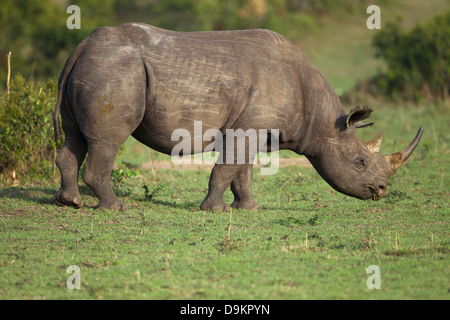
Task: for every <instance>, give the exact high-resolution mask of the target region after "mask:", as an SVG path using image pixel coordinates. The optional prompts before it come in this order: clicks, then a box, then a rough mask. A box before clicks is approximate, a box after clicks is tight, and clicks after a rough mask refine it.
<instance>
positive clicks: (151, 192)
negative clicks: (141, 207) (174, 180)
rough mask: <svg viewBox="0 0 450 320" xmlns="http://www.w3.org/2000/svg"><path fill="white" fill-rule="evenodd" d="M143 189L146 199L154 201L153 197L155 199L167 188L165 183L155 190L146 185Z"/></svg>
mask: <svg viewBox="0 0 450 320" xmlns="http://www.w3.org/2000/svg"><path fill="white" fill-rule="evenodd" d="M142 187H143V188H144V199H145V200H147V201H152V200H153V197H155V196H156V195H157V194H158V193H159V192H160V191H162V190H164V189H165V188H166V187H167V186H166V184H165V183H160V184H158V185H157V186H156V187H155V188H153V189H152V190H150V188H149V187H148V186H147V185H146V184H145V183H144V184H143V185H142Z"/></svg>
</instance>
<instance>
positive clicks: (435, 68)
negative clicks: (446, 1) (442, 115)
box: [373, 12, 450, 101]
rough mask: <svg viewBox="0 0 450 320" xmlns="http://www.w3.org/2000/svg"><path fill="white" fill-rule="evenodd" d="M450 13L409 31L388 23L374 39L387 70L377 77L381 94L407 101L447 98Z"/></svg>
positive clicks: (448, 86) (449, 78) (449, 93)
mask: <svg viewBox="0 0 450 320" xmlns="http://www.w3.org/2000/svg"><path fill="white" fill-rule="evenodd" d="M449 39H450V12H447V13H446V14H444V15H440V16H437V17H435V18H434V19H432V20H431V21H428V22H427V23H426V24H423V25H417V26H416V27H415V28H413V29H412V30H411V31H409V32H404V31H402V30H401V29H400V27H399V24H398V23H391V24H388V25H387V26H386V27H385V28H384V29H383V30H381V31H380V32H379V33H378V34H377V35H376V36H375V37H374V40H373V44H374V46H375V48H376V50H377V55H378V56H379V57H381V58H383V59H384V60H385V61H386V63H387V67H388V70H387V72H386V73H384V74H380V75H378V76H377V77H376V79H375V81H376V83H377V87H378V89H379V90H380V93H382V94H385V95H387V96H390V97H394V98H396V97H398V98H403V99H408V100H415V101H418V100H421V99H423V98H426V99H431V100H447V99H448V98H449V96H450V91H449V90H450V63H449V59H450V41H449Z"/></svg>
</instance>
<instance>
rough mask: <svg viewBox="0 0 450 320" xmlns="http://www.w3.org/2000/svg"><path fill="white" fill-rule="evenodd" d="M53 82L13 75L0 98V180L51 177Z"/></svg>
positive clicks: (53, 151) (54, 101) (54, 145)
mask: <svg viewBox="0 0 450 320" xmlns="http://www.w3.org/2000/svg"><path fill="white" fill-rule="evenodd" d="M56 97H57V81H56V79H51V80H48V81H47V82H45V83H37V82H34V81H33V80H31V79H30V80H28V81H26V80H25V79H24V78H23V77H22V76H21V75H16V76H15V78H14V79H13V81H12V82H11V91H10V94H9V96H8V95H6V94H4V95H3V96H2V97H0V138H1V141H0V174H1V178H2V180H3V179H4V178H5V177H11V174H12V172H13V171H15V172H16V174H17V178H48V177H51V176H53V175H54V174H55V165H54V162H55V156H56V144H55V141H54V133H53V121H52V113H53V109H54V106H55V103H56Z"/></svg>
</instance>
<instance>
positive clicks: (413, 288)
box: [0, 105, 450, 299]
mask: <svg viewBox="0 0 450 320" xmlns="http://www.w3.org/2000/svg"><path fill="white" fill-rule="evenodd" d="M449 118H450V112H449V108H448V106H445V105H441V106H431V105H428V106H425V107H417V108H407V107H398V108H384V109H382V110H380V111H379V112H374V120H375V121H376V125H375V127H376V128H378V129H382V130H384V131H385V140H386V141H385V144H384V145H383V146H382V152H383V153H387V152H392V151H395V150H398V149H400V148H402V147H404V146H405V144H407V143H408V142H409V141H408V140H410V139H412V137H413V136H414V134H415V130H416V127H418V125H424V127H425V133H424V136H423V138H422V139H423V140H422V142H421V145H420V146H419V148H418V150H416V152H415V153H414V155H413V156H412V158H413V159H412V160H411V161H409V162H408V163H407V164H405V165H404V166H403V167H402V168H401V169H400V170H399V172H398V173H396V175H395V176H394V177H393V178H392V179H391V181H390V186H389V188H388V195H387V196H386V197H385V198H384V199H383V200H381V201H377V202H373V201H360V200H356V199H353V198H349V197H346V196H343V195H341V194H338V193H336V192H335V191H333V190H332V189H331V188H330V187H329V186H328V185H327V184H326V183H325V182H324V181H323V180H322V179H321V178H320V177H319V176H318V174H317V173H316V172H315V171H314V170H313V169H312V168H309V167H284V168H280V171H279V172H278V173H277V174H276V175H273V176H262V175H260V174H259V170H258V169H255V177H254V195H255V198H256V200H257V201H258V202H259V203H260V204H261V205H262V207H263V210H261V211H260V212H252V211H245V210H244V211H232V213H231V214H230V213H212V212H203V211H200V210H199V209H198V207H199V205H200V203H201V201H202V199H203V198H204V196H205V195H206V191H207V184H208V177H209V172H208V171H205V170H201V169H199V170H194V171H192V170H191V171H183V170H158V171H157V172H156V173H155V174H153V173H151V172H150V171H149V172H144V173H142V176H141V177H140V178H133V179H128V180H125V181H124V182H123V183H122V184H121V185H120V186H118V187H117V188H116V193H118V195H119V196H120V198H121V199H122V200H123V201H125V203H126V204H127V205H128V206H129V209H128V211H126V212H116V211H105V210H97V209H94V208H93V207H94V206H95V205H96V204H97V199H96V198H95V197H94V196H93V195H92V194H91V193H90V191H89V190H88V189H87V188H86V187H85V186H84V185H82V188H81V189H82V197H83V199H84V202H85V207H83V208H82V209H79V210H76V209H72V208H68V207H64V206H59V205H58V204H57V203H56V202H55V200H54V195H53V194H54V192H55V191H56V190H57V187H58V186H57V185H56V184H52V185H45V186H44V185H35V186H32V185H29V186H25V187H13V188H6V187H5V188H1V189H0V206H1V208H2V209H1V213H0V299H73V298H77V299H448V298H450V294H449V290H450V287H449V285H448V278H449V269H448V262H449V260H448V253H449V239H448V231H449V212H450V211H449V201H448V200H449V194H450V192H449V191H450V190H449V185H450V181H449V176H448V167H449V161H448V160H449V151H450V149H449V143H450V136H449V133H448V130H446V129H445V128H446V127H447V125H448V120H449ZM376 133H377V132H376V131H375V130H374V129H372V128H371V129H367V130H363V131H362V134H361V135H362V136H367V138H370V137H372V136H375V135H376ZM186 181H189V183H185V182H186ZM144 185H146V186H147V189H146V188H144ZM162 185H164V186H165V187H164V188H160V189H159V190H158V192H157V193H155V194H154V195H153V196H152V201H148V200H145V198H146V196H147V195H148V194H149V190H155V188H158V186H162ZM147 198H148V197H147ZM225 198H226V201H227V202H231V201H232V195H231V192H229V191H227V193H226V195H225ZM71 265H77V266H79V267H80V270H81V289H80V290H69V289H68V288H67V287H66V280H67V278H68V277H69V276H70V274H68V273H66V269H67V268H68V267H69V266H71ZM371 265H377V266H379V267H380V272H381V289H380V290H369V289H368V288H367V287H366V280H367V278H368V277H369V276H370V274H366V269H367V268H368V267H369V266H371Z"/></svg>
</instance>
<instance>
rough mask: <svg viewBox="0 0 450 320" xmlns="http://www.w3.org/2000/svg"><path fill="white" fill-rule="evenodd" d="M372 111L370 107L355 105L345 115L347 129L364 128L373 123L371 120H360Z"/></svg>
mask: <svg viewBox="0 0 450 320" xmlns="http://www.w3.org/2000/svg"><path fill="white" fill-rule="evenodd" d="M371 113H372V109H370V108H368V107H355V108H353V109H352V111H350V113H349V114H348V115H347V119H346V124H347V129H349V128H352V127H354V128H356V129H357V128H364V127H368V126H371V125H373V122H371V123H364V122H362V121H363V120H364V119H367V118H368V117H369V116H370V114H371Z"/></svg>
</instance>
